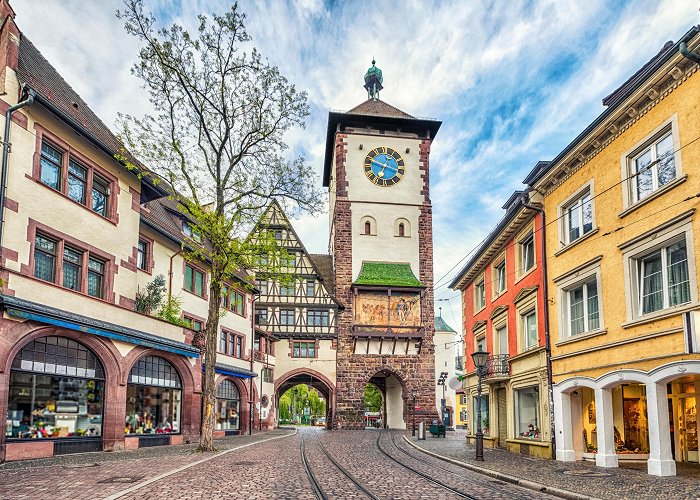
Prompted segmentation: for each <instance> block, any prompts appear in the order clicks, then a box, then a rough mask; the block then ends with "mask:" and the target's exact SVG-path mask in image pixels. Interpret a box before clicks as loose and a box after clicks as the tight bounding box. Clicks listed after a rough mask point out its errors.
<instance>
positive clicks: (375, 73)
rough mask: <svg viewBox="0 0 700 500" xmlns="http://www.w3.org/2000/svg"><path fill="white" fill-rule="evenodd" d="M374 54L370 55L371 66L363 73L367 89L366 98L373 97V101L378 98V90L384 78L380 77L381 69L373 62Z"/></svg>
mask: <svg viewBox="0 0 700 500" xmlns="http://www.w3.org/2000/svg"><path fill="white" fill-rule="evenodd" d="M376 63H377V61H375V59H374V56H372V67H371V68H369V69H368V70H367V73H365V89H366V90H367V98H368V99H373V100H375V101H377V100H379V91H380V90H382V89H383V88H384V87H383V86H382V82H383V81H384V78H383V77H382V70H381V69H379V68H377V67H376V66H375V64H376Z"/></svg>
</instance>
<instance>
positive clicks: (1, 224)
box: [0, 85, 36, 248]
mask: <svg viewBox="0 0 700 500" xmlns="http://www.w3.org/2000/svg"><path fill="white" fill-rule="evenodd" d="M35 95H36V92H34V90H32V89H30V88H28V86H26V85H22V97H20V99H22V100H21V101H20V102H18V103H17V104H15V105H14V106H10V107H9V108H7V111H5V132H4V134H3V138H2V174H1V175H0V248H1V247H2V237H3V232H4V229H5V190H6V189H7V188H6V185H7V163H8V160H9V158H10V127H11V126H12V113H14V112H15V111H17V110H18V109H21V108H24V107H25V106H31V105H32V104H34V96H35Z"/></svg>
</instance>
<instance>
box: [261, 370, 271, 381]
mask: <svg viewBox="0 0 700 500" xmlns="http://www.w3.org/2000/svg"><path fill="white" fill-rule="evenodd" d="M262 379H263V382H267V383H268V384H271V383H272V381H273V371H272V368H263V369H262Z"/></svg>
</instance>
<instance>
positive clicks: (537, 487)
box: [402, 436, 595, 500]
mask: <svg viewBox="0 0 700 500" xmlns="http://www.w3.org/2000/svg"><path fill="white" fill-rule="evenodd" d="M402 437H403V439H404V441H406V442H407V443H408V444H409V445H411V446H412V447H413V448H415V449H417V450H418V451H420V452H421V453H425V454H426V455H430V456H431V457H434V458H439V459H440V460H443V461H444V462H449V463H451V464H453V465H457V466H459V467H463V468H465V469H469V470H471V471H473V472H478V473H479V474H483V475H485V476H489V477H493V478H495V479H500V480H501V481H505V482H508V483H511V484H515V485H517V486H522V487H523V488H527V489H529V490H534V491H539V492H540V493H549V494H550V495H554V496H557V497H559V498H566V499H567V500H595V497H589V496H586V495H581V494H580V493H575V492H573V491H568V490H563V489H561V488H554V487H552V486H547V485H546V484H542V483H537V482H535V481H529V480H527V479H520V478H517V477H514V476H510V475H508V474H503V473H501V472H496V471H493V470H491V469H485V468H483V467H477V466H476V465H472V464H468V463H466V462H461V461H459V460H455V459H454V458H449V457H445V456H442V455H438V454H437V453H434V452H432V451H428V450H426V449H425V448H422V447H420V446H418V445H417V444H415V443H413V442H411V440H409V439H408V438H407V437H406V436H402Z"/></svg>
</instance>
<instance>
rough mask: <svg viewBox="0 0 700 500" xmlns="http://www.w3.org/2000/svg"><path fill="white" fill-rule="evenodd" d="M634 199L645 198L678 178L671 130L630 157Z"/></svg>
mask: <svg viewBox="0 0 700 500" xmlns="http://www.w3.org/2000/svg"><path fill="white" fill-rule="evenodd" d="M630 176H633V180H632V199H633V201H634V202H637V201H640V200H643V199H644V198H646V197H647V196H649V195H650V194H651V193H653V192H654V191H656V190H657V189H659V188H660V187H662V186H664V185H665V184H668V183H669V182H671V181H672V180H674V179H675V178H676V164H675V161H674V151H673V137H672V135H671V131H670V130H669V131H668V133H666V134H665V135H663V136H662V137H661V138H659V139H654V140H653V141H652V142H651V143H650V144H649V145H647V146H646V147H645V148H644V150H643V151H641V152H640V153H638V154H636V155H635V156H634V157H632V158H631V159H630Z"/></svg>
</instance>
